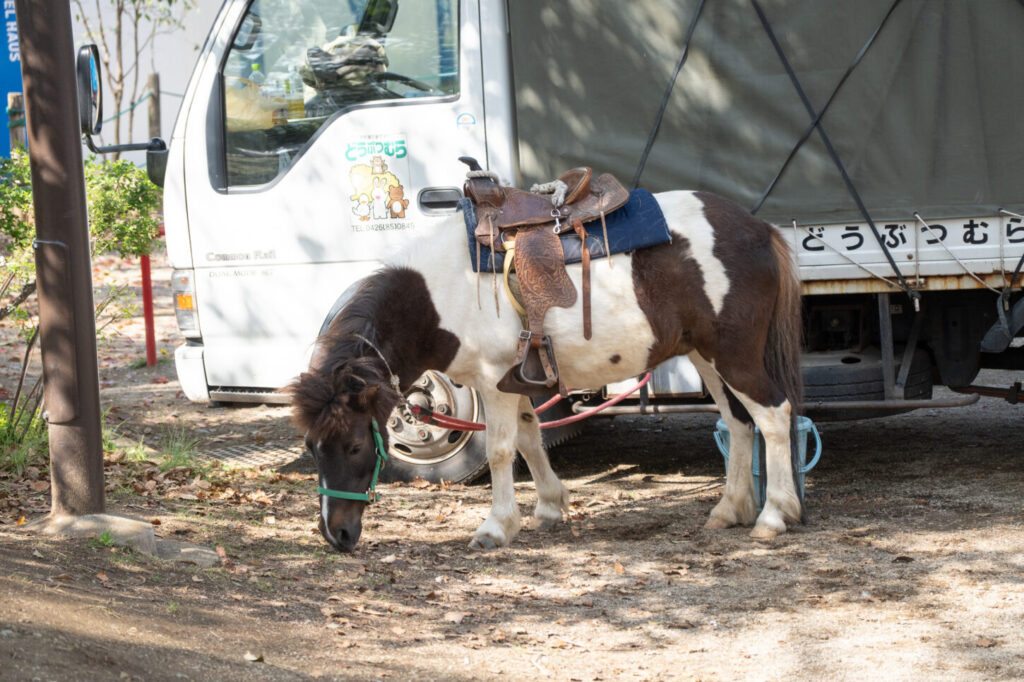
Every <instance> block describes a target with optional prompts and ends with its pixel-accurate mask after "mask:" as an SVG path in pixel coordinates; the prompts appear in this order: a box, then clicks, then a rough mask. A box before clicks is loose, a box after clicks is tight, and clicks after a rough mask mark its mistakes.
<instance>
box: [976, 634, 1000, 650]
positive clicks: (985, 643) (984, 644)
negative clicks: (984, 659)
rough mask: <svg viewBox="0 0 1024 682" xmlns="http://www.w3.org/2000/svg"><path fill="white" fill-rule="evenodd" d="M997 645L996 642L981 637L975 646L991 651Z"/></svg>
mask: <svg viewBox="0 0 1024 682" xmlns="http://www.w3.org/2000/svg"><path fill="white" fill-rule="evenodd" d="M996 644H997V642H996V641H995V640H992V639H989V638H988V637H980V638H978V639H976V640H975V641H974V646H976V647H981V648H982V649H991V648H992V647H994V646H995V645H996Z"/></svg>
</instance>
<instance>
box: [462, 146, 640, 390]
mask: <svg viewBox="0 0 1024 682" xmlns="http://www.w3.org/2000/svg"><path fill="white" fill-rule="evenodd" d="M459 160H460V161H462V162H463V163H465V164H467V165H468V166H469V168H470V172H469V173H468V174H467V177H468V179H467V180H466V184H465V186H464V188H463V189H464V192H465V195H466V197H467V198H469V199H470V200H471V201H472V202H473V203H474V204H475V205H476V208H477V216H478V220H477V226H476V230H475V233H474V234H475V237H476V242H477V254H478V256H477V269H478V270H480V269H481V267H480V258H479V249H480V247H481V246H486V247H488V248H490V249H491V253H492V254H493V253H495V252H498V253H504V264H503V269H504V277H505V289H506V292H507V293H508V294H509V298H510V300H511V301H512V304H513V305H514V306H515V308H516V310H518V312H519V315H520V317H521V318H522V319H523V325H524V329H523V330H522V331H521V332H520V333H519V345H518V348H517V349H516V359H515V364H513V366H512V367H511V368H510V369H509V370H508V372H506V373H505V376H504V377H502V379H501V381H499V382H498V388H499V389H500V390H502V391H506V392H509V393H522V394H524V395H528V396H535V397H544V396H548V395H551V393H552V392H553V391H554V390H555V388H556V387H557V390H558V391H559V392H560V393H562V394H563V395H564V394H565V392H566V388H565V385H564V383H563V382H562V381H561V379H560V377H559V376H558V363H557V362H556V361H555V351H554V347H553V346H552V343H551V338H550V337H549V336H547V335H546V334H544V316H545V315H546V314H547V311H548V308H551V307H552V306H559V307H562V308H570V307H572V306H573V305H574V304H575V303H576V287H575V286H574V285H573V283H572V280H570V279H569V275H568V273H567V272H566V269H565V253H564V251H563V250H562V241H561V237H560V235H561V234H562V233H563V232H566V231H567V230H568V229H570V228H571V229H572V230H573V231H574V232H575V233H576V235H577V236H578V237H579V239H580V241H581V256H582V266H583V279H582V289H583V292H582V293H583V337H584V338H585V339H588V340H589V339H590V337H591V320H590V251H589V249H588V248H587V231H586V229H585V228H584V227H583V226H584V224H585V223H588V222H590V221H593V220H597V219H598V218H600V219H601V225H602V228H603V230H604V241H605V247H606V248H605V252H606V253H607V252H608V249H607V245H608V232H607V226H606V225H605V215H607V214H608V213H611V212H612V211H614V210H615V209H617V208H619V207H621V206H622V205H623V204H625V203H626V202H627V201H628V200H629V192H628V191H627V190H626V188H625V187H623V186H622V183H620V182H619V181H618V180H617V179H615V177H614V176H612V175H611V174H608V173H605V174H603V175H600V176H598V177H596V178H594V177H592V176H593V171H592V170H591V169H590V168H587V167H580V168H573V169H572V170H570V171H567V172H565V173H563V174H562V176H561V177H559V178H558V180H556V181H554V182H551V183H547V184H546V185H540V186H538V185H535V186H534V187H533V188H532V190H531V191H529V192H527V191H525V190H521V189H516V188H514V187H503V186H501V185H500V184H499V183H498V182H497V177H496V176H495V175H494V174H493V173H489V172H487V171H484V170H483V169H481V168H480V165H479V164H478V163H477V161H476V160H475V159H473V158H470V157H461V158H460V159H459ZM610 257H611V255H610V254H609V258H610ZM512 270H514V271H515V274H516V279H517V281H518V294H519V295H518V296H516V295H515V294H514V293H513V291H512V289H513V285H512V284H510V275H511V271H512ZM517 299H518V300H517Z"/></svg>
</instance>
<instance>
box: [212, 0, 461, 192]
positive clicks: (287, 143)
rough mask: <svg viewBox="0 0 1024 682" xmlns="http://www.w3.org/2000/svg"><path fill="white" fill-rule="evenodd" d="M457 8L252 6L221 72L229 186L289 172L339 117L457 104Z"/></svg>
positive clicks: (443, 3) (454, 1) (365, 2)
mask: <svg viewBox="0 0 1024 682" xmlns="http://www.w3.org/2000/svg"><path fill="white" fill-rule="evenodd" d="M458 25H459V17H458V0H402V2H401V3H399V2H398V0H291V1H290V2H279V1H278V2H264V1H263V0H254V2H253V3H252V4H251V5H250V6H249V9H248V11H247V12H246V15H245V17H244V18H243V20H242V22H241V23H240V24H239V27H238V29H237V31H236V34H235V38H234V43H233V44H232V47H231V48H230V50H229V51H228V54H227V57H226V59H225V61H224V64H223V67H222V69H221V74H222V76H223V83H224V88H223V92H224V108H223V111H224V129H223V131H224V140H223V148H224V153H225V157H226V158H225V161H226V163H225V166H226V169H227V184H228V186H233V187H238V186H251V185H261V184H264V183H267V182H270V181H271V180H273V179H275V178H276V177H277V176H278V175H280V174H282V173H284V172H285V171H287V170H288V168H289V167H290V166H291V164H292V163H293V162H294V160H295V159H296V158H297V157H298V155H299V154H300V153H301V152H302V150H303V149H305V147H306V146H307V145H308V144H309V141H310V139H311V138H312V137H313V134H314V133H316V131H317V130H318V129H319V128H320V127H321V126H322V125H324V123H325V122H327V121H328V120H329V119H330V118H331V117H332V116H334V115H336V114H337V113H338V112H340V111H342V110H345V109H348V108H351V107H353V106H361V105H372V104H373V103H375V102H384V101H387V100H396V99H400V100H413V99H417V98H424V97H448V96H454V95H457V94H458V90H459V78H458Z"/></svg>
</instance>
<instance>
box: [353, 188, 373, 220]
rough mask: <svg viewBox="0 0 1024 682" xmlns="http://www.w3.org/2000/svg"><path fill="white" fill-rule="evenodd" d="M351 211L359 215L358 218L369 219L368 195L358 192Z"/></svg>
mask: <svg viewBox="0 0 1024 682" xmlns="http://www.w3.org/2000/svg"><path fill="white" fill-rule="evenodd" d="M352 213H354V214H355V215H356V216H358V217H359V219H360V220H369V219H370V197H368V196H367V195H365V194H360V195H359V198H358V199H357V200H356V203H355V205H354V206H352Z"/></svg>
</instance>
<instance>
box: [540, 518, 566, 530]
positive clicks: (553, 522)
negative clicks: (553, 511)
mask: <svg viewBox="0 0 1024 682" xmlns="http://www.w3.org/2000/svg"><path fill="white" fill-rule="evenodd" d="M538 521H539V525H538V526H537V530H542V531H548V530H554V529H555V528H558V526H559V525H560V524H561V523H562V519H561V517H559V518H557V519H538Z"/></svg>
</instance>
